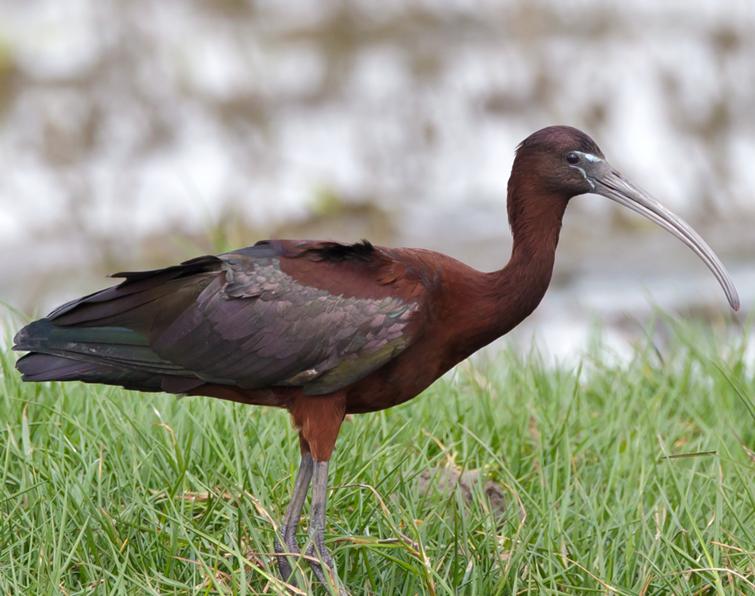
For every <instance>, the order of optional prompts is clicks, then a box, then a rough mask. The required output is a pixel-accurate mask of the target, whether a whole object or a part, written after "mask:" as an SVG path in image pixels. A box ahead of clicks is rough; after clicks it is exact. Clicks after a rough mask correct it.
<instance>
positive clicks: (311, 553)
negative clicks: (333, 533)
mask: <svg viewBox="0 0 755 596" xmlns="http://www.w3.org/2000/svg"><path fill="white" fill-rule="evenodd" d="M307 557H309V564H310V566H311V567H312V572H313V573H314V574H315V577H316V578H317V581H319V582H320V583H321V584H322V585H323V586H325V587H327V588H331V589H335V590H336V593H337V594H338V596H348V592H347V591H346V589H345V588H344V587H343V585H342V584H341V582H340V581H339V579H338V573H337V572H336V564H335V562H334V561H333V557H332V555H331V554H330V551H329V550H328V549H327V548H326V547H325V545H324V544H320V545H318V548H315V546H314V544H313V545H310V547H309V548H308V549H307Z"/></svg>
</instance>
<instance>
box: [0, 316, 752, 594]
mask: <svg viewBox="0 0 755 596" xmlns="http://www.w3.org/2000/svg"><path fill="white" fill-rule="evenodd" d="M743 354H744V344H742V345H741V346H732V345H730V344H729V345H726V346H722V345H718V344H716V343H715V342H714V341H713V340H711V339H710V338H708V337H706V336H705V335H703V334H701V333H698V332H694V331H692V330H689V329H683V330H681V331H680V332H679V333H678V334H677V339H676V340H674V342H672V346H671V347H669V348H668V349H667V350H666V351H665V353H664V354H662V355H659V354H658V353H657V352H656V351H655V350H654V349H652V346H651V345H650V344H647V345H645V346H640V347H638V348H637V351H636V353H635V356H634V358H633V360H632V361H631V362H629V363H625V364H620V365H619V364H609V363H608V360H609V359H606V358H604V357H603V356H602V355H601V353H600V350H595V351H594V352H593V353H592V355H587V356H586V357H585V358H584V361H583V366H582V367H581V368H580V369H578V370H571V369H565V368H560V369H559V368H556V369H553V368H548V367H545V366H544V365H543V364H542V363H541V362H540V360H539V359H538V358H537V356H532V357H528V358H519V357H516V356H514V355H512V354H501V355H500V356H496V357H495V358H492V359H490V360H489V361H488V362H487V363H485V364H479V363H477V364H474V365H473V364H469V363H468V364H466V365H463V366H462V367H461V368H460V369H459V370H458V371H457V372H456V373H454V374H453V375H451V376H450V377H447V378H445V379H443V380H441V381H440V382H438V383H437V384H436V385H434V386H433V387H432V388H431V389H429V390H428V391H427V392H426V393H425V394H423V395H422V396H420V397H418V398H417V399H415V400H413V401H412V402H409V403H407V404H405V405H402V406H400V407H397V408H394V409H392V410H390V411H386V412H381V413H377V414H371V415H367V416H357V417H354V418H352V419H350V420H349V421H348V422H347V423H346V424H345V425H344V428H343V430H342V432H341V436H340V439H339V444H338V447H337V451H336V454H335V458H334V465H333V467H332V473H331V483H332V491H331V493H330V503H329V518H328V529H327V537H328V542H329V545H330V547H331V549H332V551H333V552H334V555H335V559H336V561H337V564H338V567H339V573H340V577H341V579H342V581H343V583H344V584H345V585H346V586H348V588H349V590H350V591H351V592H352V593H354V594H361V593H368V594H369V593H375V594H425V593H428V594H433V593H435V594H449V593H463V594H480V595H488V594H509V593H521V592H527V591H532V592H535V593H537V592H539V593H551V594H558V593H617V594H636V593H643V594H653V593H654V594H658V593H675V594H700V593H719V594H723V593H745V592H747V591H752V590H755V577H754V575H755V564H754V559H753V557H755V482H754V481H753V478H754V477H755V476H754V472H755V455H754V454H753V449H755V418H753V397H752V396H753V388H754V387H755V382H754V381H753V377H752V375H751V374H750V372H748V370H747V367H746V366H745V364H744V355H743ZM13 363H14V357H13V356H12V355H11V354H9V353H8V352H5V353H4V354H3V356H2V362H1V364H2V369H3V377H2V394H1V395H0V491H2V492H0V592H3V593H7V594H49V593H64V594H90V593H97V594H106V593H107V594H109V593H153V594H157V593H160V594H164V593H195V592H196V593H203V594H204V593H238V594H253V593H261V592H270V593H283V592H285V587H284V586H283V584H282V583H281V582H279V581H278V580H277V579H276V575H275V567H274V562H273V558H272V556H271V550H272V544H273V532H274V529H273V528H274V526H273V522H277V520H279V519H280V518H281V517H282V514H283V512H284V510H285V507H286V504H287V502H288V498H289V494H290V491H291V489H292V484H293V476H294V473H295V470H296V465H297V460H298V448H297V444H296V440H295V435H294V433H293V432H292V430H291V429H290V425H289V421H288V418H287V415H286V413H285V412H282V411H276V410H271V409H262V408H250V407H246V406H243V405H238V404H232V403H225V402H220V401H215V400H212V399H209V398H196V397H192V398H184V399H175V398H174V397H170V396H166V395H142V394H137V393H133V392H128V391H122V390H119V389H114V388H107V387H101V386H87V385H82V384H57V383H52V384H39V385H34V384H22V383H20V382H19V379H18V375H17V374H16V372H15V371H14V370H13ZM428 469H441V470H443V469H454V470H481V471H482V472H483V473H482V475H481V476H482V477H483V478H484V479H486V480H487V481H489V482H493V483H495V484H494V485H492V486H496V487H497V491H498V492H501V493H502V494H503V497H504V498H503V506H501V505H500V503H499V502H492V501H491V500H489V499H488V497H487V496H486V490H485V489H486V486H485V484H484V483H483V482H482V481H480V482H478V483H476V484H474V485H473V486H472V487H471V492H470V491H468V490H464V487H461V486H459V487H457V488H455V489H454V490H448V489H447V488H445V489H444V488H443V486H442V483H440V484H439V485H433V484H432V483H431V487H430V488H429V489H427V488H426V487H425V488H424V489H423V488H421V483H420V482H419V479H420V476H421V474H422V472H423V471H425V470H428ZM490 486H491V485H490V484H488V487H490ZM488 492H489V491H488ZM305 532H306V522H305V523H304V524H303V527H302V538H303V537H304V536H305V535H306V534H305ZM301 569H302V572H301V576H302V578H303V579H304V582H302V581H300V589H301V590H303V591H315V592H317V591H322V589H321V588H319V587H317V585H316V584H313V583H309V582H311V574H310V573H309V570H308V569H307V568H306V564H302V566H301Z"/></svg>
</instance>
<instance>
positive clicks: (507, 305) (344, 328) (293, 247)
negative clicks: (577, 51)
mask: <svg viewBox="0 0 755 596" xmlns="http://www.w3.org/2000/svg"><path fill="white" fill-rule="evenodd" d="M590 193H592V194H597V195H602V196H603V197H606V198H608V199H610V200H612V201H614V202H616V203H619V204H620V205H623V206H624V207H627V208H629V209H631V210H633V211H635V212H637V213H639V214H640V215H642V216H644V217H646V218H647V219H649V220H651V221H653V222H655V223H656V224H658V225H660V226H661V227H662V228H665V229H666V230H668V231H669V232H671V233H672V234H673V235H675V236H676V237H677V238H678V239H680V240H681V241H682V242H683V243H684V244H686V245H687V246H688V247H689V248H690V249H692V251H693V252H694V253H696V254H697V255H698V256H699V257H700V258H701V259H702V260H703V262H704V263H705V265H707V267H708V268H709V269H710V270H711V272H712V273H713V275H714V276H715V277H716V279H717V280H718V282H719V284H720V285H721V287H722V288H723V291H724V293H725V295H726V298H727V299H728V302H729V304H730V305H731V307H732V308H733V309H734V310H738V309H739V298H738V295H737V290H736V288H735V286H734V283H733V282H732V280H731V277H730V276H729V274H728V272H727V271H726V269H725V267H724V265H723V264H722V263H721V261H720V260H719V258H718V257H717V256H716V254H715V253H714V252H713V250H712V249H711V248H710V247H709V246H708V245H707V244H706V243H705V241H704V240H703V239H702V238H701V237H700V236H699V235H698V234H697V233H696V232H695V231H694V230H693V229H692V228H691V227H690V226H689V225H688V224H687V223H685V222H684V221H683V220H682V219H680V218H679V217H678V216H676V215H674V214H673V213H671V212H670V211H668V210H667V209H666V208H665V207H663V206H662V205H661V204H660V203H659V202H658V201H656V200H655V199H654V198H652V197H651V196H650V195H649V194H648V193H647V192H645V191H643V190H641V189H640V188H639V187H637V186H635V185H634V184H632V183H631V182H630V181H629V180H628V179H627V178H626V177H625V176H624V175H622V174H621V173H620V171H619V170H617V169H615V168H614V167H613V166H611V165H610V163H609V162H608V161H607V160H606V158H605V156H604V155H603V153H602V151H601V150H600V148H599V147H598V145H597V144H596V143H595V141H593V140H592V139H591V138H590V137H589V136H588V135H587V134H586V133H584V132H582V131H580V130H578V129H576V128H573V127H570V126H563V125H558V126H549V127H546V128H543V129H541V130H538V131H536V132H534V133H532V134H531V135H530V136H528V137H527V138H526V139H525V140H524V141H522V142H521V143H520V144H519V145H518V147H517V148H516V153H515V157H514V162H513V166H512V169H511V174H510V178H509V181H508V188H507V212H508V222H509V226H510V228H511V233H512V236H513V246H512V250H511V255H510V258H509V260H508V262H507V263H506V265H505V266H504V267H503V268H502V269H500V270H497V271H494V272H480V271H478V270H476V269H474V268H472V267H470V266H468V265H466V264H464V263H462V262H460V261H458V260H456V259H454V258H452V257H450V256H446V255H444V254H441V253H438V252H433V251H430V250H424V249H412V248H387V247H381V246H374V245H372V244H371V243H369V242H368V241H361V242H357V243H354V244H346V243H339V242H334V241H311V240H266V241H261V242H258V243H256V244H254V245H253V246H249V247H246V248H241V249H239V250H233V251H230V252H226V253H223V254H219V255H207V256H200V257H197V258H193V259H191V260H188V261H184V262H183V263H181V264H179V265H174V266H169V267H165V268H162V269H155V270H151V271H138V272H123V273H116V274H115V275H114V276H113V277H116V278H119V279H121V280H122V281H120V283H118V284H117V285H115V286H112V287H109V288H106V289H103V290H101V291H98V292H94V293H93V294H89V295H87V296H84V297H82V298H78V299H75V300H72V301H70V302H67V303H66V304H63V305H62V306H60V307H59V308H57V309H55V310H53V311H52V312H51V313H50V314H49V315H47V316H46V317H44V318H41V319H39V320H36V321H34V322H32V323H30V324H28V325H26V326H25V327H23V328H22V329H21V330H20V331H19V332H18V334H17V335H16V336H15V338H14V346H13V347H14V349H15V350H21V351H26V352H28V353H27V354H25V355H24V356H22V357H21V358H19V360H18V361H17V365H16V366H17V368H18V370H19V371H20V372H21V373H22V378H23V380H24V381H52V380H57V381H74V380H75V381H83V382H86V383H103V384H108V385H120V386H122V387H125V388H128V389H134V390H139V391H147V392H166V393H172V394H177V395H197V396H207V397H212V398H219V399H224V400H232V401H235V402H241V403H244V404H252V405H263V406H273V407H278V408H284V409H286V410H288V412H289V413H290V415H291V420H292V423H293V426H294V428H295V429H296V431H298V435H299V445H300V453H301V459H300V463H299V468H298V472H297V474H296V477H295V481H294V489H293V494H292V497H291V500H290V503H289V505H288V508H287V510H286V512H285V515H284V517H283V520H282V523H281V524H280V526H279V529H278V531H277V532H276V539H275V544H274V550H275V553H276V561H277V566H278V571H279V573H280V575H281V577H282V578H283V579H284V580H289V581H292V582H293V581H294V577H293V568H292V564H291V559H290V557H293V556H296V555H299V556H300V555H301V550H300V547H299V544H298V542H297V531H298V525H299V521H300V518H301V516H302V511H303V508H304V503H305V499H306V497H307V494H308V493H309V491H310V487H311V492H312V495H311V502H310V517H309V524H308V540H307V545H308V547H307V549H306V554H307V555H309V556H308V557H307V560H308V561H309V562H310V563H311V564H312V569H313V573H314V575H315V576H316V577H317V579H318V580H319V581H321V582H327V581H328V580H330V581H334V580H337V572H336V568H335V565H334V562H333V558H332V556H331V554H330V552H329V551H328V549H327V548H326V546H325V542H324V531H325V528H326V507H327V488H328V484H327V483H328V466H329V462H330V461H331V458H332V456H333V453H334V449H335V445H336V439H337V436H338V433H339V429H340V428H341V424H342V422H343V421H344V418H345V416H346V415H349V414H362V413H368V412H375V411H378V410H383V409H386V408H390V407H393V406H397V405H399V404H401V403H404V402H406V401H408V400H410V399H412V398H414V397H415V396H417V395H418V394H420V393H421V392H422V391H423V390H424V389H426V388H427V387H428V386H430V385H431V384H432V383H433V382H434V381H435V380H436V379H438V378H439V377H440V376H441V375H443V374H444V373H445V372H446V371H448V370H449V369H451V368H452V367H453V366H454V365H456V364H457V363H459V362H461V361H462V360H464V359H465V358H467V357H468V356H470V355H471V354H473V353H474V352H476V351H477V350H479V349H480V348H482V347H484V346H486V345H487V344H489V343H490V342H492V341H493V340H495V339H497V338H499V337H501V336H502V335H504V334H506V333H507V332H509V331H510V330H511V329H513V328H514V327H516V326H517V325H518V324H519V323H521V322H522V321H523V320H524V319H525V318H527V317H528V316H529V315H530V314H531V313H532V312H533V311H534V310H535V308H536V307H537V306H538V304H539V303H540V301H541V300H542V298H543V296H544V294H545V292H546V290H547V289H548V286H549V284H550V281H551V276H552V273H553V269H554V262H555V254H556V247H557V244H558V240H559V233H560V230H561V224H562V219H563V216H564V213H565V210H566V208H567V205H568V204H569V202H570V201H571V199H572V198H573V197H576V196H579V195H584V194H590Z"/></svg>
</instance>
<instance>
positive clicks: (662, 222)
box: [590, 163, 739, 310]
mask: <svg viewBox="0 0 755 596" xmlns="http://www.w3.org/2000/svg"><path fill="white" fill-rule="evenodd" d="M605 166H606V167H603V168H600V169H601V170H602V171H601V172H600V173H599V174H598V175H596V176H594V177H592V176H591V177H590V180H591V182H593V184H594V189H593V192H595V193H597V194H600V195H603V196H604V197H606V198H609V199H611V200H612V201H616V202H617V203H619V204H620V205H623V206H624V207H628V208H629V209H631V210H632V211H636V212H637V213H639V214H640V215H643V216H644V217H646V218H647V219H649V220H650V221H652V222H654V223H656V224H658V225H659V226H661V227H662V228H665V229H666V230H668V231H669V232H671V233H672V234H673V235H674V236H676V237H677V238H679V240H681V241H682V242H684V244H686V245H687V246H689V247H690V248H691V249H692V251H693V252H694V253H695V254H696V255H697V256H698V257H700V258H701V259H702V260H703V262H704V263H705V264H706V265H707V266H708V269H710V270H711V271H712V272H713V275H715V276H716V279H717V280H718V283H719V284H721V287H722V288H723V290H724V293H725V294H726V299H727V300H728V301H729V304H730V305H731V307H732V308H733V309H734V310H739V295H738V294H737V289H736V288H735V287H734V282H732V280H731V277H730V276H729V273H728V271H726V268H725V267H724V265H723V263H721V260H720V259H719V258H718V257H717V256H716V253H714V252H713V249H711V247H710V246H708V244H707V243H706V242H705V240H703V239H702V238H701V237H700V235H699V234H698V233H697V232H695V230H693V229H692V228H691V227H690V226H689V225H688V224H687V223H686V222H685V221H684V220H683V219H681V218H680V217H678V216H676V215H674V214H673V213H671V211H669V210H668V209H666V208H665V207H664V206H663V205H661V204H660V203H659V202H658V201H656V200H655V199H653V198H652V197H650V196H649V195H648V194H647V193H646V192H644V191H642V190H640V189H639V188H637V187H636V186H634V185H633V184H632V183H630V182H629V181H628V180H627V179H626V178H624V177H623V176H622V175H621V174H620V173H619V172H617V171H616V170H614V169H613V168H611V167H610V166H608V164H607V163H606V164H605Z"/></svg>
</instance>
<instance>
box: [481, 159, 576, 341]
mask: <svg viewBox="0 0 755 596" xmlns="http://www.w3.org/2000/svg"><path fill="white" fill-rule="evenodd" d="M568 199H569V198H568V197H565V196H563V195H562V194H560V193H558V192H556V191H548V190H543V189H541V188H538V187H537V185H536V184H534V183H532V182H530V180H528V179H525V180H521V181H520V180H518V179H517V178H516V175H515V174H512V177H511V180H509V192H508V214H509V225H510V226H511V232H512V235H513V238H514V243H513V247H512V250H511V257H510V259H509V262H508V263H507V264H506V266H505V267H504V268H503V269H500V270H499V271H494V272H493V273H488V274H485V275H484V281H483V288H484V289H483V290H482V291H481V292H480V296H479V298H478V300H479V302H478V306H479V308H478V309H476V312H477V316H476V320H477V321H478V324H479V325H480V326H481V327H478V330H477V333H476V334H475V344H476V345H475V348H476V349H477V348H479V347H482V346H484V345H486V344H488V343H490V342H491V341H493V340H494V339H496V338H498V337H500V336H502V335H503V334H505V333H507V332H508V331H510V330H511V329H513V328H514V327H516V326H517V325H518V324H519V323H521V322H522V321H523V320H524V319H525V318H527V317H528V316H529V315H530V314H531V313H532V311H534V310H535V308H536V307H537V306H538V304H540V301H541V300H542V298H543V296H544V295H545V292H546V290H547V289H548V286H549V284H550V281H551V276H552V274H553V265H554V263H555V257H556V246H557V245H558V238H559V232H560V231H561V221H562V219H563V216H564V211H565V209H566V205H567V203H568Z"/></svg>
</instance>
